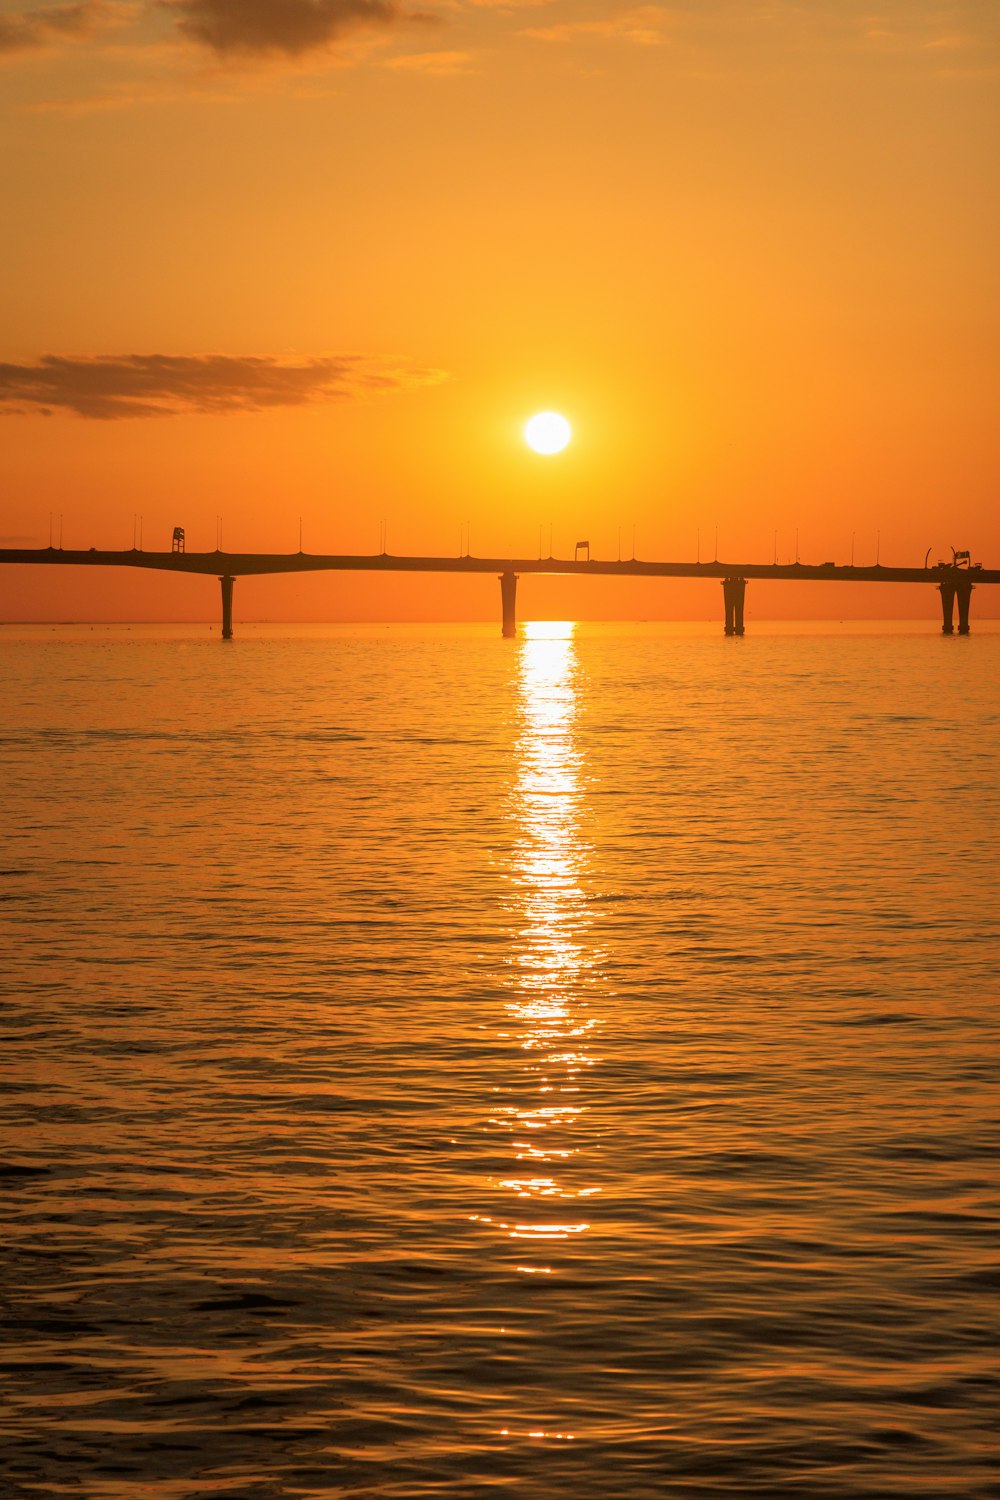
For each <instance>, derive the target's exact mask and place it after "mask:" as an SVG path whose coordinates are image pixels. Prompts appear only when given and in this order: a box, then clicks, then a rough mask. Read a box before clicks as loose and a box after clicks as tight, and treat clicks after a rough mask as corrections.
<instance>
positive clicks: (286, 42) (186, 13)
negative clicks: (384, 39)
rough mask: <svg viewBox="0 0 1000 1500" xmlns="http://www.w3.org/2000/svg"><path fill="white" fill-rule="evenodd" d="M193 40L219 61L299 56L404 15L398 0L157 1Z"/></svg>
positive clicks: (385, 24) (386, 23) (179, 27)
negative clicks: (234, 58) (230, 58)
mask: <svg viewBox="0 0 1000 1500" xmlns="http://www.w3.org/2000/svg"><path fill="white" fill-rule="evenodd" d="M159 4H160V5H161V6H162V7H163V8H164V9H166V10H168V11H169V12H171V14H172V15H173V16H174V17H175V20H176V23H177V27H178V29H179V30H180V31H181V32H182V33H183V35H184V36H186V37H188V38H189V39H190V40H191V41H194V42H198V43H199V44H200V45H201V46H203V47H208V48H210V49H211V50H212V51H213V52H215V53H217V54H218V55H219V56H220V57H229V56H244V57H252V56H256V57H261V56H268V55H271V56H281V55H283V56H285V57H301V56H302V55H303V54H304V53H306V52H314V51H316V50H318V49H322V48H324V47H326V46H328V45H329V43H331V42H334V41H336V40H337V39H338V38H339V37H341V36H343V35H345V33H347V32H351V31H357V30H359V29H363V28H365V27H371V26H388V25H390V24H391V23H392V22H394V21H399V20H403V19H412V18H411V17H408V16H406V14H405V13H404V12H403V10H402V9H401V7H400V5H399V4H398V0H159Z"/></svg>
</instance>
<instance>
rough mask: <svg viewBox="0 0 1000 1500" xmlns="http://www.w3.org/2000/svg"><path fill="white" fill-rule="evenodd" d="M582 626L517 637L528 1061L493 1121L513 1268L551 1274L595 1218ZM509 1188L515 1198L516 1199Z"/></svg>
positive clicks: (518, 936) (521, 963)
mask: <svg viewBox="0 0 1000 1500" xmlns="http://www.w3.org/2000/svg"><path fill="white" fill-rule="evenodd" d="M573 634H574V626H573V624H572V623H567V622H544V623H536V624H528V625H527V626H526V627H525V629H524V634H523V637H522V639H521V641H520V642H519V647H518V650H519V658H518V684H517V685H518V704H517V715H518V718H517V733H516V741H515V756H516V765H515V775H514V781H513V787H512V794H511V809H510V812H511V817H512V820H513V822H514V827H515V838H514V846H513V860H512V864H511V869H510V879H511V883H512V893H511V909H512V916H513V918H514V923H515V937H514V942H513V944H512V950H511V954H510V957H509V959H508V965H509V973H508V976H507V979H506V987H507V989H508V990H509V992H510V994H511V998H510V999H509V1000H508V1001H507V1003H506V1010H507V1015H508V1025H509V1026H510V1027H511V1030H509V1031H505V1033H504V1035H506V1036H507V1037H509V1038H511V1039H512V1040H516V1041H517V1042H518V1043H519V1046H520V1050H521V1053H522V1057H523V1061H522V1064H521V1068H520V1073H519V1076H518V1077H517V1078H516V1079H515V1080H513V1083H512V1087H511V1088H510V1090H509V1091H505V1092H507V1093H508V1096H510V1095H512V1096H513V1100H512V1101H511V1102H508V1099H505V1100H504V1101H503V1102H498V1103H497V1105H496V1106H495V1108H494V1111H493V1118H492V1123H493V1125H494V1126H495V1127H498V1128H499V1129H500V1130H501V1131H503V1132H505V1133H506V1134H508V1135H509V1137H510V1147H511V1168H512V1169H511V1170H510V1171H509V1172H508V1173H507V1174H505V1175H504V1176H502V1177H497V1178H496V1179H495V1180H494V1184H493V1185H494V1186H495V1187H496V1188H497V1189H499V1190H500V1192H501V1193H502V1194H503V1196H504V1200H505V1201H504V1202H503V1204H502V1211H501V1213H500V1215H499V1222H500V1223H501V1224H502V1226H503V1228H504V1231H505V1233H506V1234H507V1235H509V1236H510V1238H511V1239H513V1240H516V1241H521V1242H522V1243H523V1246H524V1251H525V1256H524V1261H523V1263H520V1264H518V1266H517V1270H518V1271H519V1272H521V1273H522V1274H524V1275H551V1274H553V1269H554V1268H553V1267H552V1266H551V1265H549V1264H548V1263H547V1261H546V1254H547V1251H549V1250H550V1248H551V1247H552V1246H553V1244H555V1243H557V1242H560V1241H566V1240H569V1239H570V1238H572V1237H574V1236H578V1235H583V1234H585V1233H586V1231H587V1229H588V1228H589V1225H588V1222H587V1215H586V1204H587V1200H588V1199H589V1198H591V1197H592V1196H593V1195H594V1194H595V1193H597V1192H599V1191H600V1189H599V1188H597V1187H595V1186H593V1185H592V1184H588V1182H587V1181H586V1166H587V1164H586V1161H585V1159H584V1153H583V1152H582V1147H581V1140H580V1136H581V1130H580V1127H581V1125H582V1123H583V1119H584V1116H585V1115H586V1112H587V1101H586V1091H585V1079H586V1075H587V1072H588V1070H589V1069H590V1068H591V1067H592V1066H593V1065H594V1063H595V1062H596V1061H597V1059H596V1057H595V1056H594V1053H593V1033H594V1030H595V1028H596V1026H597V1024H598V1021H597V1018H596V1017H595V1016H594V1015H592V1014H590V1008H589V1004H588V993H587V992H588V987H589V986H590V984H591V983H592V973H591V971H592V970H593V968H594V965H595V962H596V957H597V955H596V954H595V953H594V952H593V950H592V948H591V947H590V946H589V944H588V941H587V928H588V925H589V924H588V917H587V905H586V897H585V893H584V890H583V888H582V885H581V881H582V878H583V875H584V871H585V868H586V865H587V861H588V853H589V851H588V848H587V844H586V841H585V839H584V837H583V833H582V826H581V825H582V816H581V809H582V786H581V778H582V767H581V755H580V749H579V745H578V742H577V719H578V714H579V704H578V674H579V665H578V661H577V654H576V644H575V641H574V638H573ZM511 1200H512V1201H511Z"/></svg>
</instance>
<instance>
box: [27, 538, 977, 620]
mask: <svg viewBox="0 0 1000 1500" xmlns="http://www.w3.org/2000/svg"><path fill="white" fill-rule="evenodd" d="M0 563H35V564H39V563H40V564H42V565H43V566H44V565H48V564H54V565H56V566H59V567H73V568H79V567H85V568H153V569H156V570H158V571H160V572H164V573H203V574H205V575H207V576H213V575H214V576H215V577H217V578H218V579H219V582H220V584H221V586H222V638H223V640H227V641H228V640H231V639H232V635H233V583H234V580H235V579H237V578H246V577H251V576H253V575H255V574H263V573H325V572H341V573H345V572H346V573H459V574H471V573H493V574H495V575H497V576H498V577H499V579H500V597H501V607H502V613H503V634H504V635H505V636H508V637H509V636H513V635H514V634H515V633H516V628H517V627H516V615H515V600H516V595H517V580H518V577H519V575H521V574H522V573H525V574H526V573H548V574H552V573H561V574H568V575H570V576H572V577H577V578H609V577H610V578H718V579H720V580H721V582H722V593H723V602H724V609H725V630H726V634H727V635H742V634H743V630H744V625H743V606H744V600H745V596H746V587H747V581H748V580H749V579H751V578H766V579H772V580H774V579H779V580H782V579H783V580H787V581H789V582H795V583H809V582H823V583H919V584H923V585H924V587H927V586H928V585H931V586H933V587H934V588H936V589H937V590H938V591H939V593H940V595H941V607H942V628H943V630H944V633H945V634H946V635H951V634H953V632H954V629H955V625H954V618H955V613H956V609H957V613H958V633H959V635H968V633H969V606H970V603H971V600H972V591H973V588H974V587H975V586H977V585H978V584H984V583H1000V569H996V568H989V569H986V568H982V567H978V566H977V567H971V568H965V567H959V566H956V565H954V564H952V563H938V564H937V565H936V566H935V567H931V568H928V567H923V568H890V567H881V566H879V565H878V564H875V565H874V566H873V567H865V568H856V567H854V566H853V565H851V566H849V567H842V566H839V565H838V564H836V563H818V564H813V563H773V564H768V563H728V562H719V561H717V560H716V561H713V562H640V561H639V559H638V558H630V559H628V560H627V561H624V562H623V561H620V560H619V561H615V562H604V561H602V560H601V559H599V558H594V559H589V558H588V559H586V560H584V559H579V560H575V559H570V558H558V557H538V558H535V557H532V558H502V557H393V556H392V555H390V554H389V553H386V552H380V553H374V554H371V555H367V554H366V555H360V556H349V555H340V554H320V553H317V554H313V553H308V552H290V553H283V552H222V551H215V552H184V551H176V550H175V551H173V552H143V551H141V550H139V549H137V548H134V547H133V548H132V549H131V550H129V551H123V552H106V551H99V550H98V549H97V548H96V547H90V548H88V549H87V550H86V551H82V552H75V551H68V550H67V551H64V550H63V549H62V548H61V547H32V548H27V547H3V548H0Z"/></svg>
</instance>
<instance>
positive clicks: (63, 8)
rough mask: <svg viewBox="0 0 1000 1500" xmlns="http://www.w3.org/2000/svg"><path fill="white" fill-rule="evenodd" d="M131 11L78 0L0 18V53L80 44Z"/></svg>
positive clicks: (103, 1)
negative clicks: (72, 42) (71, 3)
mask: <svg viewBox="0 0 1000 1500" xmlns="http://www.w3.org/2000/svg"><path fill="white" fill-rule="evenodd" d="M131 10H132V7H131V6H124V5H116V4H113V3H110V0H78V3H77V4H74V5H48V6H43V7H42V8H41V9H39V10H21V11H16V12H15V13H14V14H12V15H7V16H0V53H7V52H31V51H37V50H38V49H39V48H43V47H51V46H57V45H59V44H60V43H62V42H67V41H84V40H86V39H87V38H88V37H91V36H93V35H94V34H95V32H98V31H101V30H103V29H105V28H107V27H111V26H117V25H120V24H121V23H122V21H123V20H125V19H126V18H127V17H128V16H129V15H130V14H131Z"/></svg>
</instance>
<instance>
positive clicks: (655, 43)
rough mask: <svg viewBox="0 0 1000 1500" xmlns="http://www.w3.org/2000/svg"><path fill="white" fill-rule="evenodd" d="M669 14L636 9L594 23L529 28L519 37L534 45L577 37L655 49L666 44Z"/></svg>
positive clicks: (653, 7) (659, 9)
mask: <svg viewBox="0 0 1000 1500" xmlns="http://www.w3.org/2000/svg"><path fill="white" fill-rule="evenodd" d="M668 16H669V13H668V11H666V10H665V9H664V8H663V6H660V5H640V6H638V7H636V8H635V9H634V10H629V11H625V12H624V13H622V14H620V15H612V16H606V17H604V18H603V19H600V20H594V21H563V22H557V23H556V24H555V25H553V26H531V27H527V28H526V29H525V30H524V31H522V32H521V33H520V35H521V36H527V37H531V38H533V39H534V40H535V41H538V42H569V41H573V40H574V39H575V38H577V37H598V38H600V39H601V40H604V41H607V40H615V39H617V40H619V41H623V42H632V43H634V44H635V45H636V46H639V47H659V46H662V45H663V43H664V42H665V41H666V35H665V28H666V23H667V20H668Z"/></svg>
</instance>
